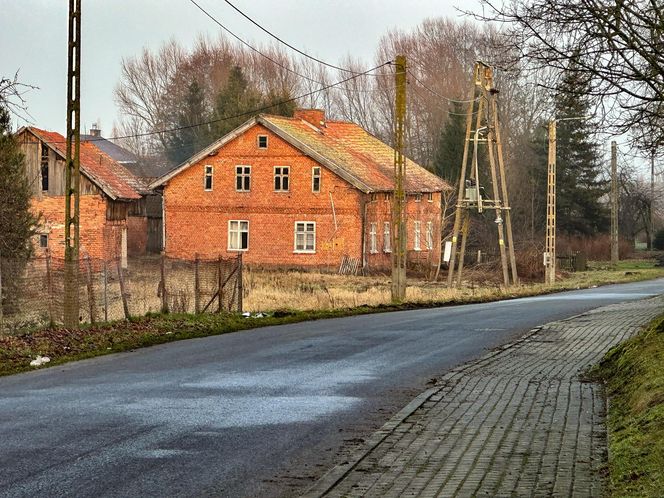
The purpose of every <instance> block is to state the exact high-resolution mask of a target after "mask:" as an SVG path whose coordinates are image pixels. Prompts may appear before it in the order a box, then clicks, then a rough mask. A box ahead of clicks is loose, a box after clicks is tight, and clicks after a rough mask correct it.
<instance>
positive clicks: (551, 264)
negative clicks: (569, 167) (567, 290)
mask: <svg viewBox="0 0 664 498" xmlns="http://www.w3.org/2000/svg"><path fill="white" fill-rule="evenodd" d="M544 282H545V283H546V284H549V285H553V284H554V283H556V120H555V119H552V120H551V121H549V160H548V167H547V179H546V243H545V249H544Z"/></svg>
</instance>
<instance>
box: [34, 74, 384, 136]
mask: <svg viewBox="0 0 664 498" xmlns="http://www.w3.org/2000/svg"><path fill="white" fill-rule="evenodd" d="M392 63H393V61H387V62H383V63H382V64H379V65H378V66H376V67H373V68H371V69H368V70H366V71H364V72H362V73H357V74H354V75H352V76H349V77H348V78H345V79H343V80H339V81H337V82H335V83H331V84H329V85H326V86H323V87H321V88H319V89H318V90H312V91H311V92H307V93H303V94H301V95H297V96H295V97H291V98H289V99H285V100H281V101H279V102H274V103H272V104H269V105H265V106H263V107H259V108H257V109H252V110H250V111H245V112H241V113H239V114H235V115H233V116H226V117H223V118H217V119H212V120H210V121H204V122H201V123H195V124H191V125H184V126H175V127H173V128H165V129H162V130H155V131H147V132H144V133H134V134H131V135H120V136H116V137H99V138H91V139H89V140H86V142H97V141H101V140H122V139H128V138H140V137H147V136H150V135H159V134H162V133H170V132H174V131H182V130H188V129H191V128H197V127H199V126H206V125H210V124H214V123H220V122H222V121H229V120H231V119H236V118H241V117H244V116H249V115H253V114H257V113H260V112H262V111H266V110H268V109H272V108H273V107H277V106H280V105H283V104H289V103H291V102H295V101H296V100H298V99H302V98H305V97H309V96H310V95H315V94H317V93H320V92H323V91H325V90H328V89H329V88H333V87H335V86H337V85H342V84H343V83H346V82H347V81H350V80H353V79H355V78H359V77H360V76H365V75H366V74H368V73H370V72H372V71H375V70H376V69H380V68H381V67H384V66H388V65H390V64H392ZM45 142H46V143H50V144H57V143H65V142H64V141H48V140H45ZM21 143H38V142H21Z"/></svg>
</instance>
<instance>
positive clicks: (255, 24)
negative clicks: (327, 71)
mask: <svg viewBox="0 0 664 498" xmlns="http://www.w3.org/2000/svg"><path fill="white" fill-rule="evenodd" d="M192 1H193V0H192ZM224 2H226V3H227V4H228V5H230V6H231V8H233V10H235V11H236V12H237V13H239V14H240V15H241V16H242V17H244V18H245V19H247V20H248V21H249V22H250V23H252V24H253V25H254V26H256V27H257V28H259V29H260V30H262V31H263V32H265V33H267V34H268V35H269V36H271V37H272V38H274V39H275V40H277V41H278V42H279V43H281V44H283V45H285V46H287V47H288V48H290V49H291V50H294V51H295V52H297V53H298V54H300V55H303V56H304V57H306V58H308V59H311V60H312V61H315V62H318V63H319V64H322V65H323V66H327V67H330V68H332V69H337V70H338V71H343V72H345V73H351V74H359V73H358V72H357V71H353V70H352V69H347V68H345V67H340V66H336V65H334V64H330V63H329V62H325V61H324V60H321V59H318V58H316V57H314V56H313V55H309V54H308V53H306V52H304V51H302V50H300V49H299V48H297V47H294V46H293V45H291V44H290V43H288V42H286V41H284V40H282V39H281V38H280V37H278V36H277V35H275V34H274V33H272V32H271V31H270V30H268V29H267V28H265V27H263V26H262V25H261V24H260V23H258V22H257V21H255V20H254V19H252V18H251V17H249V16H248V15H247V14H245V13H244V12H242V11H241V10H240V9H239V8H238V7H236V6H235V5H233V4H232V3H231V2H230V1H229V0H224Z"/></svg>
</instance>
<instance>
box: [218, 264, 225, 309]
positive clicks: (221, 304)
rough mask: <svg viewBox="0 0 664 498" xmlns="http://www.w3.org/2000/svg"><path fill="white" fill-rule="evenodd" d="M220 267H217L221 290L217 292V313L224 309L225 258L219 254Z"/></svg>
mask: <svg viewBox="0 0 664 498" xmlns="http://www.w3.org/2000/svg"><path fill="white" fill-rule="evenodd" d="M217 266H218V268H217V274H218V276H219V292H218V293H217V299H218V301H217V302H218V306H217V313H221V310H222V309H223V302H224V300H223V288H224V282H223V274H222V269H223V260H222V259H221V256H219V263H218V265H217Z"/></svg>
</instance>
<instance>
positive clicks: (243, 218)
mask: <svg viewBox="0 0 664 498" xmlns="http://www.w3.org/2000/svg"><path fill="white" fill-rule="evenodd" d="M393 163H394V150H393V149H392V148H391V147H389V146H388V145H386V144H385V143H383V142H381V141H380V140H378V139H377V138H376V137H374V136H372V135H370V134H369V133H368V132H366V131H365V130H364V129H362V128H361V127H360V126H358V125H356V124H354V123H349V122H341V121H326V120H325V115H324V113H323V111H320V110H299V111H296V113H295V116H294V117H293V118H286V117H281V116H271V115H259V116H257V117H255V118H253V119H251V120H249V121H247V122H246V123H245V124H243V125H242V126H240V127H238V128H237V129H235V130H234V131H232V132H230V133H229V134H227V135H226V136H224V137H222V138H221V139H219V140H218V141H216V142H215V143H213V144H212V145H210V146H209V147H207V148H206V149H204V150H202V151H201V152H199V153H198V154H196V155H194V156H193V157H191V158H190V159H189V160H188V161H186V162H184V163H183V164H181V165H180V166H178V167H177V168H175V169H174V170H172V171H171V172H170V173H168V174H166V175H164V176H163V177H161V178H160V179H158V180H157V181H156V182H154V183H152V184H151V187H153V188H162V189H163V195H164V226H165V251H166V253H167V254H168V255H169V256H173V257H179V258H194V257H195V255H197V254H198V255H199V256H200V257H215V256H218V255H224V256H228V255H231V254H237V252H238V251H241V252H243V259H244V261H245V262H246V263H248V264H256V265H262V266H282V267H283V266H286V267H314V266H316V267H338V266H339V263H340V261H341V259H342V257H343V256H344V255H346V256H349V257H351V258H355V259H356V260H359V261H360V262H361V264H362V267H365V268H369V269H384V268H388V267H389V266H390V252H391V246H392V242H391V239H392V232H393V229H392V227H391V223H390V211H391V198H392V192H393V189H394V166H393ZM406 171H407V172H406V181H405V189H406V192H407V217H408V220H407V227H408V228H407V230H408V249H409V250H408V257H409V259H410V261H419V262H422V263H425V262H427V261H430V262H431V263H434V262H435V263H437V261H438V257H439V255H440V219H441V193H442V192H443V191H444V190H446V189H449V188H450V187H449V186H448V185H447V184H446V183H445V182H444V181H443V180H441V179H440V178H439V177H437V176H435V175H433V174H432V173H430V172H429V171H427V170H425V169H424V168H422V167H421V166H419V165H417V164H415V163H414V162H412V161H410V160H409V161H408V162H407V165H406Z"/></svg>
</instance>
